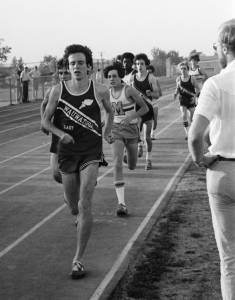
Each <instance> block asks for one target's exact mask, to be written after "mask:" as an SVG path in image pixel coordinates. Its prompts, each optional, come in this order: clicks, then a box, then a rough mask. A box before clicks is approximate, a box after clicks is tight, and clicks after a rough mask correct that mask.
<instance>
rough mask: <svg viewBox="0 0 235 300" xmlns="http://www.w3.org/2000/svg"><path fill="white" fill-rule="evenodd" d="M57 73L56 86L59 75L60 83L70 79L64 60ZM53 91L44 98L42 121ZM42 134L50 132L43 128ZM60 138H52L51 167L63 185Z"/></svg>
mask: <svg viewBox="0 0 235 300" xmlns="http://www.w3.org/2000/svg"><path fill="white" fill-rule="evenodd" d="M57 70H58V71H57V73H56V74H55V76H54V78H53V79H54V84H57V83H58V80H57V75H58V79H59V81H66V80H69V79H70V73H69V71H68V70H67V68H66V66H65V63H64V60H63V59H59V60H58V62H57ZM51 90H52V87H51V88H49V89H48V90H47V91H46V93H45V96H44V99H43V101H42V104H41V107H40V114H41V119H42V118H43V114H44V111H45V109H46V106H47V103H48V100H49V95H50V92H51ZM41 130H42V132H44V133H45V134H48V133H49V132H48V131H47V130H45V129H44V128H43V127H42V128H41ZM58 141H59V138H58V137H57V136H56V135H54V134H52V136H51V147H50V153H51V156H50V166H51V170H52V176H53V179H54V180H55V181H56V182H58V183H62V176H61V173H60V171H59V167H58V155H57V144H58Z"/></svg>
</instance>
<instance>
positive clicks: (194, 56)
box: [189, 54, 200, 61]
mask: <svg viewBox="0 0 235 300" xmlns="http://www.w3.org/2000/svg"><path fill="white" fill-rule="evenodd" d="M192 59H194V60H196V61H200V57H199V54H195V55H193V56H190V58H189V60H192Z"/></svg>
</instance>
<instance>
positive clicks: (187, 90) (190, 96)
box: [178, 76, 195, 107]
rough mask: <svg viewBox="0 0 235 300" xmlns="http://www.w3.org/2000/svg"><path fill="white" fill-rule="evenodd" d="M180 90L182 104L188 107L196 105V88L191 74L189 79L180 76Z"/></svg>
mask: <svg viewBox="0 0 235 300" xmlns="http://www.w3.org/2000/svg"><path fill="white" fill-rule="evenodd" d="M178 90H179V101H180V105H181V106H186V107H194V106H195V101H194V96H195V88H194V86H193V84H192V81H191V76H189V80H188V81H183V80H182V79H181V77H179V82H178Z"/></svg>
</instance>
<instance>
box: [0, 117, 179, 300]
mask: <svg viewBox="0 0 235 300" xmlns="http://www.w3.org/2000/svg"><path fill="white" fill-rule="evenodd" d="M178 119H179V118H177V119H176V120H175V121H173V122H171V123H170V124H171V125H172V124H174V123H175V122H176V121H177V120H178ZM166 127H167V128H168V127H169V126H166ZM166 127H165V128H166ZM165 128H163V129H162V130H161V131H159V133H158V134H160V133H162V132H164V131H165ZM49 169H50V167H48V168H45V169H43V170H41V171H40V172H38V173H36V174H34V175H32V176H30V177H28V178H26V179H24V180H22V181H20V182H18V183H16V184H14V185H13V186H11V187H9V188H7V189H5V190H3V191H1V192H0V195H2V194H4V193H6V192H8V191H9V190H12V189H13V188H15V187H16V186H18V185H21V184H22V183H24V182H26V181H28V180H30V179H31V178H33V177H36V176H37V175H39V174H41V173H43V172H45V171H46V170H49ZM112 170H113V167H112V168H110V169H108V170H107V171H106V172H105V173H104V174H102V175H101V176H99V177H98V178H97V181H100V180H101V179H102V178H104V177H105V176H106V175H107V174H109V173H110V172H111V171H112ZM168 185H169V184H168ZM65 206H66V205H65V204H63V205H61V206H60V207H58V208H57V209H56V210H55V211H53V212H52V213H51V214H49V215H48V216H47V217H45V218H44V219H43V220H42V221H40V222H39V223H37V224H36V225H35V226H34V227H32V228H31V229H30V230H28V231H27V232H26V233H24V234H23V235H22V236H21V237H19V238H18V239H17V240H16V241H14V242H13V243H12V244H10V245H9V246H7V247H6V248H5V249H3V250H2V251H1V252H0V258H1V257H3V256H4V255H5V254H7V253H8V252H9V251H11V250H12V249H13V248H15V247H16V246H17V245H19V244H20V243H21V242H22V241H23V240H25V239H26V238H27V237H29V236H30V235H31V234H32V233H34V232H35V231H36V230H37V229H38V228H40V227H41V226H42V225H44V224H45V223H46V222H47V221H49V220H51V219H52V218H53V217H54V216H56V215H57V214H58V213H59V212H60V211H61V210H62V209H63V208H64V207H65ZM148 215H149V214H148ZM148 215H147V216H148ZM147 216H146V217H147ZM142 223H143V222H142ZM137 230H138V229H137ZM124 250H125V248H124ZM124 250H123V251H124ZM123 251H122V252H123ZM128 251H129V250H128ZM121 254H122V253H121ZM115 265H117V264H116V263H115ZM112 270H113V267H112V269H111V270H110V272H111V271H112ZM110 272H109V273H110ZM109 273H108V274H109ZM115 273H116V272H115ZM106 277H107V276H106ZM106 277H105V278H106ZM104 280H105V279H104ZM104 280H103V281H104ZM103 281H102V282H103ZM101 284H102V283H101ZM102 286H103V285H102ZM99 287H100V286H99ZM99 287H98V288H99ZM99 291H100V289H99ZM94 299H96V298H94ZM97 299H98V298H97Z"/></svg>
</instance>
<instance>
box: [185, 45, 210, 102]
mask: <svg viewBox="0 0 235 300" xmlns="http://www.w3.org/2000/svg"><path fill="white" fill-rule="evenodd" d="M189 61H190V64H191V66H190V69H189V75H190V76H193V77H194V78H195V79H196V81H197V83H198V86H199V89H200V91H201V89H202V86H203V84H204V82H205V81H206V80H207V78H208V76H207V74H206V72H205V71H204V70H203V69H202V68H201V67H200V66H199V61H200V52H197V51H195V50H193V51H191V52H190V54H189ZM199 95H200V93H199V94H198V97H199ZM198 97H197V98H196V104H197V99H198Z"/></svg>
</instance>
